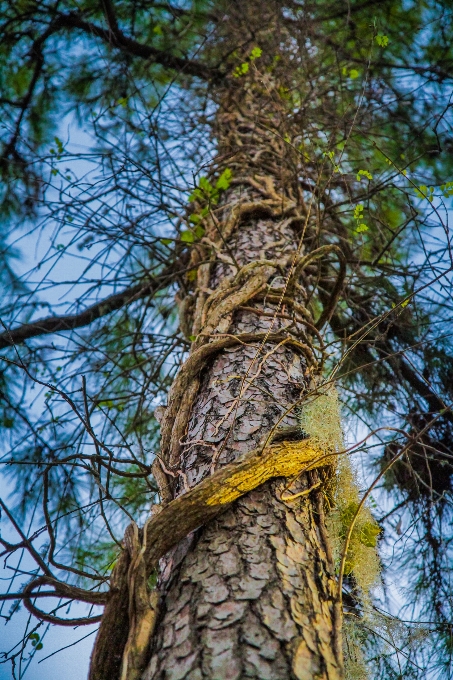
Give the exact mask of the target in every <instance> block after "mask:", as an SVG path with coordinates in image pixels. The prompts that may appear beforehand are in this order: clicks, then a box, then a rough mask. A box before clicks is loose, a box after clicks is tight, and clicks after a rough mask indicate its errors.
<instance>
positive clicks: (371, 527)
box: [360, 522, 381, 548]
mask: <svg viewBox="0 0 453 680" xmlns="http://www.w3.org/2000/svg"><path fill="white" fill-rule="evenodd" d="M380 533H381V529H380V527H379V526H378V525H377V524H374V522H367V523H366V524H364V525H363V527H362V528H361V530H360V543H362V544H363V545H366V546H367V547H368V548H375V547H376V544H377V539H378V536H379V534H380Z"/></svg>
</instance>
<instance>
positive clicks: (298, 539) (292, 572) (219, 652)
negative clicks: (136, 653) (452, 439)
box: [143, 2, 342, 680]
mask: <svg viewBox="0 0 453 680" xmlns="http://www.w3.org/2000/svg"><path fill="white" fill-rule="evenodd" d="M259 5H260V6H259V7H258V5H257V4H256V3H254V2H249V3H244V5H242V7H241V9H240V11H239V12H238V7H236V6H235V5H234V6H233V7H230V8H229V10H228V16H226V17H224V25H225V28H224V30H225V35H226V38H227V39H229V40H231V41H234V40H235V39H237V37H238V35H239V34H240V33H241V31H242V30H244V34H246V33H247V29H248V28H249V25H247V22H250V23H251V24H255V25H256V22H257V18H258V14H257V12H258V13H263V14H264V15H266V12H265V11H264V10H265V7H264V4H262V3H259ZM275 6H278V3H277V5H275ZM269 7H270V9H269ZM269 7H267V9H266V11H267V17H266V19H267V21H270V22H271V21H272V16H273V14H272V12H273V7H274V6H273V3H270V4H269ZM274 18H275V17H274ZM266 19H265V18H263V23H264V25H266ZM271 25H272V23H269V24H268V26H271ZM257 33H259V30H258V28H257ZM268 34H269V28H268V29H267V36H268ZM274 42H275V41H274ZM279 86H280V83H279V82H278V81H276V80H275V79H274V77H273V76H268V75H266V71H265V69H263V70H262V71H260V70H258V69H254V67H253V64H252V65H251V68H250V69H249V71H248V72H247V75H245V74H244V76H243V77H235V76H234V75H233V76H232V77H230V78H229V81H228V84H227V86H224V87H223V89H222V91H221V92H220V93H219V96H218V106H219V108H218V113H217V119H216V126H215V135H216V141H217V144H218V151H219V156H218V159H217V168H219V167H220V169H222V168H225V167H229V168H230V169H231V170H232V172H233V186H232V187H231V188H230V189H229V190H228V191H227V192H226V193H225V195H224V197H223V199H222V202H221V206H220V208H215V209H213V211H212V212H211V217H210V218H208V219H207V220H206V237H205V238H204V239H202V241H201V243H200V244H199V245H198V246H197V247H195V248H194V251H193V256H192V259H193V264H194V267H196V268H197V272H198V275H197V286H196V288H195V289H194V291H193V292H192V293H189V294H188V295H187V296H186V298H185V299H184V300H183V301H182V304H181V307H182V309H183V310H184V313H183V318H182V322H181V326H182V327H184V328H186V329H187V333H188V334H191V335H193V336H197V340H196V341H195V342H194V347H193V351H196V349H197V348H198V347H199V346H200V345H201V344H202V343H206V342H212V341H213V339H215V337H216V336H221V335H222V334H225V333H228V334H231V335H238V334H241V333H252V334H253V333H256V334H263V333H266V332H273V333H275V332H280V333H281V335H282V338H283V339H282V340H280V342H278V341H273V342H271V341H268V342H266V341H263V342H250V343H247V344H245V345H238V346H235V347H232V348H229V349H227V350H223V351H221V352H220V353H219V354H218V355H217V356H216V357H215V358H214V360H213V361H211V363H210V365H208V366H206V367H205V368H204V370H203V371H202V372H201V374H200V376H199V380H198V382H197V383H196V385H195V387H193V386H192V392H191V394H190V404H189V400H188V399H186V397H185V395H184V394H180V395H177V396H176V397H175V395H173V397H172V399H173V400H175V399H176V400H178V399H179V402H178V401H177V403H176V405H175V403H173V405H169V409H168V411H169V412H171V414H170V416H171V418H173V419H174V418H176V421H177V419H178V417H177V416H175V413H176V410H177V407H178V403H179V406H180V408H181V409H182V410H189V411H190V418H189V421H188V425H187V427H186V428H185V430H184V431H181V425H180V426H179V427H180V430H179V431H178V428H177V427H176V426H174V427H173V431H172V437H173V441H172V442H170V444H169V448H170V449H171V451H172V455H170V456H169V458H168V460H169V465H170V468H171V472H172V479H170V485H171V486H172V492H173V494H176V495H177V494H181V493H184V491H185V490H186V489H187V488H189V487H190V488H191V487H193V486H194V485H196V484H198V483H199V482H200V481H201V480H202V479H204V478H205V477H206V476H208V475H209V474H212V472H213V471H214V470H215V469H216V468H218V467H219V466H222V465H225V464H227V463H229V462H230V461H232V460H234V459H235V458H236V457H237V456H238V455H241V454H243V453H245V452H247V451H250V450H251V449H253V448H255V447H256V446H257V445H258V443H259V442H260V441H262V439H263V436H265V435H266V434H267V433H269V432H270V431H271V430H272V428H275V427H277V426H279V425H285V426H288V425H294V424H296V423H297V408H296V409H295V405H297V404H299V403H300V401H301V397H302V395H303V394H304V392H305V391H307V389H308V387H309V385H310V384H313V383H312V382H311V381H312V379H313V376H314V375H315V374H316V371H317V368H318V367H317V366H316V361H315V360H314V352H313V337H314V336H313V333H314V328H313V320H312V319H311V315H310V314H309V312H308V311H307V300H306V294H305V292H304V288H303V286H301V285H299V284H298V283H297V282H295V281H294V280H292V278H291V276H292V274H293V273H294V270H295V264H296V263H297V261H298V257H300V256H301V255H302V253H303V247H304V246H306V243H307V242H308V241H306V239H304V236H306V235H307V234H308V233H309V231H308V225H309V224H310V220H311V218H310V215H309V210H308V209H307V207H306V206H305V203H304V199H303V195H302V191H301V190H300V187H299V177H298V172H299V165H300V159H299V157H298V154H297V153H296V152H295V151H294V149H293V148H292V147H291V146H290V145H288V143H287V142H286V141H285V139H286V137H287V134H288V124H287V120H286V118H285V110H284V106H283V105H282V100H281V97H280V96H279V94H278V88H279ZM289 132H290V133H293V132H294V131H291V130H289ZM220 232H221V235H220ZM205 244H209V247H208V246H207V245H205ZM212 244H214V247H213V248H212ZM207 256H210V257H211V263H210V264H209V265H205V264H201V265H200V264H199V262H200V261H201V260H203V259H206V257H207ZM238 269H239V271H238ZM246 273H247V276H246ZM228 277H229V278H228ZM241 277H242V279H241ZM222 290H223V291H226V290H228V293H225V292H224V293H222ZM228 295H229V296H228ZM222 305H223V306H222ZM202 310H204V311H203V313H202ZM284 337H292V338H295V339H297V340H298V341H299V343H300V348H301V349H300V350H299V351H297V349H295V348H294V346H293V345H290V344H289V343H287V342H285V340H284ZM189 391H190V390H189ZM170 416H169V418H170ZM181 422H183V420H182V421H181ZM163 424H164V429H165V428H166V429H167V430H168V422H165V417H164V423H163ZM180 435H182V438H180ZM175 436H176V438H178V439H180V442H179V441H175ZM167 438H168V435H167ZM164 440H165V435H164ZM321 481H322V474H321V473H320V472H318V471H313V472H308V473H304V474H303V475H301V476H300V477H299V478H298V479H297V480H289V481H288V480H285V479H280V480H276V481H271V482H267V483H265V484H263V485H262V486H260V487H259V488H257V489H256V490H254V491H252V492H250V493H249V494H247V495H246V496H244V497H243V498H241V499H239V500H238V501H236V502H235V503H234V504H233V506H232V507H231V508H230V509H229V510H227V511H226V512H225V513H224V514H223V515H221V516H220V517H218V518H216V519H215V520H212V521H211V522H210V523H208V524H207V525H206V526H205V527H203V528H201V529H199V530H198V531H196V532H194V533H192V534H191V535H190V536H188V537H187V539H186V540H184V541H182V542H181V543H180V544H179V545H178V546H177V548H176V549H175V550H174V551H172V552H171V553H170V554H168V555H167V556H166V558H165V559H164V560H162V563H161V567H162V570H161V579H160V588H161V589H162V600H161V604H160V616H159V619H158V622H157V629H156V633H155V636H154V639H153V642H152V651H151V658H150V662H149V664H148V667H147V670H146V672H145V673H144V675H143V678H144V679H146V680H164V678H165V680H202V679H206V680H207V679H209V680H227V679H228V680H235V679H239V678H257V679H259V680H264V679H266V678H269V680H280V679H281V680H289V679H290V678H298V679H300V680H314V679H315V678H316V679H321V678H322V679H325V680H337V679H340V678H342V654H341V641H340V634H339V631H340V628H341V620H340V613H339V609H338V605H337V603H336V598H335V578H334V570H333V564H332V556H331V552H330V548H329V540H328V537H327V532H326V527H325V518H324V510H323V493H322V484H320V482H321ZM311 487H315V488H314V489H313V490H312V491H311V492H310V491H309V489H310V488H311ZM303 491H305V492H306V493H305V494H303V495H300V496H298V497H297V498H295V499H292V500H285V499H288V498H289V496H291V495H297V494H299V493H301V492H303Z"/></svg>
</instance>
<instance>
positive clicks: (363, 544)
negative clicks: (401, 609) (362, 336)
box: [300, 385, 380, 600]
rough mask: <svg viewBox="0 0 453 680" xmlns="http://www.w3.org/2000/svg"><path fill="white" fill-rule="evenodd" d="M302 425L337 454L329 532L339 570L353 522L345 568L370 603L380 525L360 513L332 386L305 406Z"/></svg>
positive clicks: (376, 574)
mask: <svg viewBox="0 0 453 680" xmlns="http://www.w3.org/2000/svg"><path fill="white" fill-rule="evenodd" d="M300 424H301V426H302V429H303V431H304V432H305V433H306V434H307V435H308V436H309V438H310V439H309V441H311V442H312V443H313V444H314V445H315V446H319V448H320V449H322V450H323V451H324V452H325V453H336V454H338V455H337V456H336V457H335V460H336V465H335V468H336V472H335V476H334V477H333V480H332V481H331V482H330V488H329V489H327V490H326V491H327V494H328V499H329V501H330V503H331V511H330V513H329V515H328V520H327V523H328V530H329V534H330V537H331V541H332V544H333V552H334V558H335V563H336V566H337V568H339V566H340V562H341V557H342V554H343V550H344V547H345V540H346V537H347V534H348V531H349V528H350V526H351V524H352V523H354V527H353V530H352V534H351V537H350V541H349V547H348V552H347V555H346V561H345V565H344V573H345V575H346V576H352V577H353V578H354V581H355V585H356V586H357V587H358V588H359V590H360V594H361V596H362V599H363V600H368V599H369V595H370V590H371V588H372V587H373V585H375V584H376V583H377V582H378V580H379V573H380V561H379V556H378V552H377V542H378V537H379V533H380V528H379V525H378V524H377V522H376V520H375V519H374V517H373V515H372V514H371V511H370V509H369V507H367V505H366V504H365V505H363V506H362V507H361V508H360V510H359V504H360V494H359V487H358V484H357V479H356V475H355V473H354V470H353V468H352V465H351V462H350V460H349V457H348V456H347V455H346V454H342V451H343V450H344V439H343V430H342V426H341V413H340V402H339V399H338V393H337V390H336V389H335V387H334V386H333V385H327V386H326V387H324V388H323V387H320V388H318V389H317V391H316V393H315V394H314V395H313V397H310V398H309V399H308V400H307V402H306V403H305V404H304V406H303V409H302V413H301V418H300Z"/></svg>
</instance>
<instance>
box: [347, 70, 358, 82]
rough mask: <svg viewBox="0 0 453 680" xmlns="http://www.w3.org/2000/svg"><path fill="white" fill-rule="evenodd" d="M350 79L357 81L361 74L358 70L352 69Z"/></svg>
mask: <svg viewBox="0 0 453 680" xmlns="http://www.w3.org/2000/svg"><path fill="white" fill-rule="evenodd" d="M349 77H350V78H351V80H355V79H356V78H358V77H359V72H358V71H357V69H355V68H352V69H351V70H350V71H349Z"/></svg>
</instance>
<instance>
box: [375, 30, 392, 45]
mask: <svg viewBox="0 0 453 680" xmlns="http://www.w3.org/2000/svg"><path fill="white" fill-rule="evenodd" d="M375 40H376V42H377V44H378V45H379V47H387V45H388V44H389V39H388V36H387V35H384V34H383V33H378V34H377V36H376V37H375Z"/></svg>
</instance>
